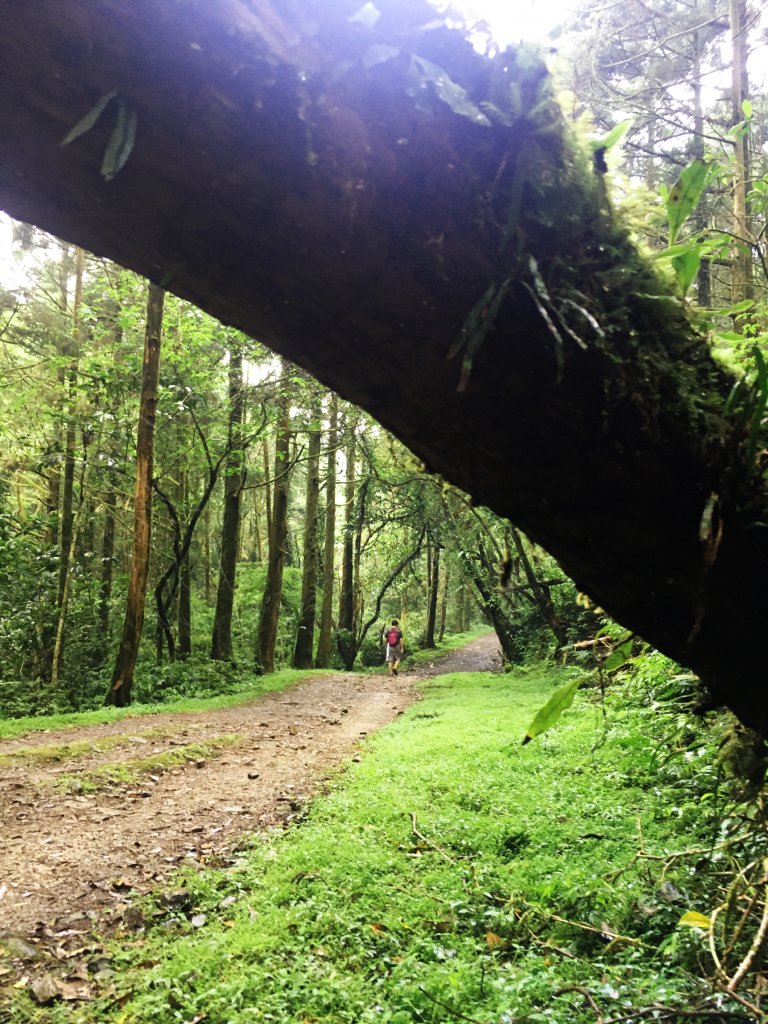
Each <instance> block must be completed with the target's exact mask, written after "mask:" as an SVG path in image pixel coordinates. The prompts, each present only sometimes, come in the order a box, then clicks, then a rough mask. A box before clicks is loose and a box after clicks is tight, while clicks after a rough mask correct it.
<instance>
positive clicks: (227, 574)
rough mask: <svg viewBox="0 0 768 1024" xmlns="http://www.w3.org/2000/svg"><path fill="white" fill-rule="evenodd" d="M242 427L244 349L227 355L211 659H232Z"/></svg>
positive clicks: (240, 488)
mask: <svg viewBox="0 0 768 1024" xmlns="http://www.w3.org/2000/svg"><path fill="white" fill-rule="evenodd" d="M242 429H243V350H242V348H240V347H239V348H237V349H234V348H233V349H232V350H231V351H230V355H229V437H230V444H231V445H232V449H233V450H232V455H231V457H230V459H229V460H228V463H227V471H226V477H225V480H224V518H223V522H222V527H221V561H220V563H219V582H218V587H217V589H216V612H215V614H214V619H213V637H212V639H211V657H212V658H213V660H214V661H231V660H232V610H233V608H234V605H235V575H236V572H237V558H238V552H239V547H240V506H241V496H242V492H243V484H244V483H245V469H244V461H243V451H242Z"/></svg>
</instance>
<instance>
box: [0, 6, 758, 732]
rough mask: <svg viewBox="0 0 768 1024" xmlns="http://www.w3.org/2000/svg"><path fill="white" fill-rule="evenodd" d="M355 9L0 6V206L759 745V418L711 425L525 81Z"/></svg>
mask: <svg viewBox="0 0 768 1024" xmlns="http://www.w3.org/2000/svg"><path fill="white" fill-rule="evenodd" d="M359 9H360V4H359V0H301V3H299V2H298V0H280V2H279V3H278V2H277V0H247V2H246V0H231V2H228V3H225V4H204V3H196V4H190V3H189V2H188V0H133V2H131V3H130V4H125V3H118V2H117V0H80V2H79V3H78V4H77V5H72V4H62V3H59V2H54V0H29V2H25V3H23V4H20V3H18V2H17V0H0V16H2V23H3V33H2V35H1V36H0V68H2V78H1V79H0V87H1V88H2V96H1V97H0V100H1V102H0V134H1V135H2V139H3V148H2V154H0V207H2V208H4V209H6V210H7V211H8V212H10V213H11V214H13V215H14V216H16V217H18V218H19V219H21V220H26V221H31V222H33V223H36V224H38V225H40V226H42V227H45V228H46V229H48V230H50V231H53V232H55V233H56V234H58V235H59V236H61V237H65V238H69V239H71V240H73V241H76V242H77V243H78V244H79V245H82V246H84V247H86V248H88V249H91V250H92V251H94V252H97V253H99V254H108V255H110V256H111V257H112V258H114V259H117V260H118V261H120V262H122V263H124V264H126V265H128V266H130V267H132V268H133V269H135V270H138V271H140V272H143V273H145V274H148V275H151V276H152V277H153V279H154V280H156V281H160V282H162V283H163V284H164V285H165V286H167V287H169V288H172V289H173V290H174V291H175V292H177V293H178V294H180V295H182V296H184V297H186V298H189V299H191V300H192V301H194V302H196V303H197V304H198V305H200V306H202V307H204V308H206V309H207V310H208V311H209V312H211V313H213V314H214V315H215V316H217V317H219V319H221V320H223V321H224V322H226V323H229V324H232V325H234V326H237V327H239V328H241V329H242V330H244V331H245V332H246V333H248V334H251V335H253V336H255V337H258V338H260V339H263V340H264V341H265V342H266V343H268V344H269V345H270V346H272V347H274V348H275V349H276V350H278V351H280V352H281V353H282V354H283V355H285V356H286V357H287V358H289V359H291V360H292V361H293V362H295V363H298V364H299V365H301V366H303V367H304V368H306V369H308V370H309V371H310V372H312V373H314V374H315V375H316V376H317V377H318V378H319V379H320V380H322V381H323V382H324V383H325V384H327V385H328V386H330V387H332V388H334V390H337V391H338V392H339V393H340V394H342V395H343V396H344V397H345V398H347V399H349V400H350V401H353V402H355V403H356V404H357V405H360V406H362V407H363V408H365V409H367V410H369V411H370V412H371V413H372V414H373V415H374V416H375V417H376V418H377V419H378V420H379V421H380V422H382V423H383V424H384V425H385V426H386V427H388V428H389V429H391V430H392V431H393V432H394V433H395V434H396V435H397V436H398V437H400V438H401V439H402V440H403V441H404V442H405V443H406V444H407V445H408V446H409V447H410V448H411V449H412V450H413V451H414V452H415V453H416V454H417V455H418V456H419V457H420V458H421V459H422V460H423V461H424V463H425V464H426V465H427V466H428V467H429V468H430V469H432V470H434V471H436V472H438V473H440V474H442V475H443V476H444V477H445V478H447V479H448V480H450V481H451V482H452V483H454V484H456V485H458V486H459V487H462V488H464V489H465V490H466V491H467V492H468V493H469V494H470V495H471V496H472V497H473V499H474V500H475V501H476V502H477V503H480V504H485V505H487V506H489V507H490V508H492V509H493V510H494V511H496V512H497V513H500V514H501V515H504V516H506V517H508V518H510V519H511V520H512V521H513V522H515V523H516V524H517V525H518V526H519V527H520V528H521V529H523V530H524V531H525V533H526V534H527V535H528V536H529V537H531V538H532V539H533V540H535V541H536V542H537V543H539V544H541V545H542V546H543V547H545V548H547V549H548V550H549V551H550V552H552V553H553V554H554V555H555V556H556V557H557V558H558V559H559V561H560V562H561V564H562V566H563V568H564V569H565V570H566V571H567V572H568V573H569V575H570V576H571V577H572V578H573V579H574V580H575V582H576V584H577V586H578V587H579V589H580V590H581V591H583V592H585V593H587V594H589V595H590V596H591V597H592V598H593V599H594V600H595V601H596V602H597V603H598V604H600V605H601V606H602V607H603V608H605V609H606V610H607V611H608V612H610V613H611V614H612V615H613V616H615V617H616V618H617V619H618V620H619V621H621V622H623V623H624V624H625V625H627V626H628V627H629V628H631V629H632V630H634V631H636V632H638V633H640V634H641V635H643V636H644V637H645V638H646V639H648V640H649V641H651V642H652V643H653V644H655V645H656V646H657V647H658V648H660V649H661V650H663V651H664V652H666V653H667V654H669V655H671V656H672V657H674V658H676V659H677V660H678V661H680V662H682V663H684V664H686V665H689V666H691V667H692V668H693V669H694V670H695V671H697V672H698V673H699V674H700V675H701V676H702V678H703V679H704V680H705V681H706V683H707V684H708V686H709V687H710V689H711V690H712V692H713V694H714V696H715V698H716V699H717V700H720V701H724V702H727V703H728V704H729V705H730V707H731V708H732V709H733V710H734V711H736V713H737V714H738V715H740V716H741V718H742V719H743V721H744V722H745V723H747V724H748V725H750V726H753V727H754V728H757V729H761V730H764V731H768V701H766V699H765V684H764V683H763V682H762V680H763V679H764V671H763V669H764V665H763V661H764V658H763V652H762V649H761V646H760V644H759V643H757V642H736V640H735V638H738V637H748V638H752V637H759V636H760V635H761V631H762V629H763V624H764V623H765V621H766V618H768V590H767V589H766V587H765V585H764V571H763V567H764V565H765V564H766V561H768V530H766V528H765V526H764V524H765V522H766V521H768V485H767V484H766V481H765V479H764V477H763V474H762V472H761V469H760V467H759V466H758V465H756V463H755V459H754V456H753V453H754V450H755V446H754V445H753V444H752V443H751V442H750V441H749V434H750V428H751V425H752V423H753V420H755V417H756V411H755V407H754V403H752V404H750V399H749V397H748V394H747V392H745V393H744V395H745V400H744V401H742V402H741V404H739V403H738V402H736V403H735V404H734V403H731V404H730V405H728V406H726V400H727V398H728V395H729V393H730V392H731V388H732V385H733V381H732V379H731V378H730V377H729V375H728V374H727V373H726V372H725V371H724V370H723V369H722V368H721V367H720V366H718V365H717V364H716V363H715V362H714V360H713V359H712V356H711V354H710V352H709V349H708V346H707V342H706V339H705V338H704V337H702V336H701V335H700V334H699V333H698V332H697V329H696V328H695V327H694V326H692V325H691V324H690V323H689V321H688V317H687V311H686V308H685V305H684V304H683V303H682V302H681V301H680V300H679V299H678V298H677V297H676V296H675V295H674V294H672V293H671V292H670V286H669V285H667V284H666V283H665V282H663V281H661V280H660V279H659V277H658V276H657V273H656V271H655V270H654V268H653V267H652V266H651V265H650V264H649V262H648V261H647V260H646V259H645V258H643V257H642V256H641V255H639V254H638V253H637V252H636V251H635V249H634V247H633V244H632V242H631V240H630V238H629V235H628V232H627V231H626V230H625V229H624V228H623V227H622V225H621V223H620V222H619V219H618V218H617V216H616V214H615V212H614V211H613V209H612V208H611V206H610V205H609V203H608V202H607V200H606V187H605V181H604V180H603V177H602V173H601V171H600V161H597V164H598V166H597V167H596V166H593V163H592V162H591V160H590V159H589V158H588V157H587V156H585V155H584V154H583V153H582V152H580V151H579V150H578V149H577V148H576V147H575V146H574V143H573V141H572V133H571V132H570V130H566V129H565V127H564V123H563V119H562V116H561V114H560V113H559V111H558V109H557V107H556V104H555V100H554V96H553V90H552V88H551V86H550V84H549V80H548V78H547V74H546V71H545V69H544V68H543V67H542V66H539V65H537V64H536V62H535V61H534V60H532V59H531V57H530V54H526V55H525V56H524V59H519V58H518V55H517V54H516V53H515V52H514V51H508V52H505V53H501V54H499V55H498V56H496V57H493V58H489V57H486V56H482V55H480V54H477V53H476V52H475V51H474V50H473V48H472V46H471V44H470V42H469V41H468V40H466V39H464V38H462V37H461V34H460V33H459V32H452V31H450V30H449V29H447V28H445V27H439V26H438V27H435V21H436V19H435V12H434V8H432V7H430V6H429V5H427V4H426V3H422V2H421V0H412V2H411V3H409V4H408V5H404V4H403V3H402V0H377V3H376V5H375V11H376V12H378V14H379V17H378V19H377V20H376V21H375V23H374V24H367V23H365V22H364V21H361V20H360V19H359V18H356V17H355V15H356V14H357V12H358V11H359ZM101 108H103V112H102V113H101V115H100V116H99V117H98V118H96V116H95V112H98V110H99V109H101ZM89 112H94V114H93V117H92V118H91V119H90V121H89V120H88V119H86V120H85V121H84V120H83V119H84V118H86V115H87V114H88V113H89ZM118 112H120V113H121V117H120V118H118V117H117V113H118ZM91 121H92V122H93V126H92V127H90V130H88V131H85V130H82V129H84V128H85V127H87V126H88V124H89V123H91ZM131 125H133V126H135V129H136V131H135V138H133V139H132V138H131V135H130V133H127V134H125V137H121V134H120V132H121V128H124V127H125V126H129V127H130V126H131ZM76 128H79V130H81V133H80V134H77V132H73V129H76ZM115 134H116V135H117V137H116V138H115ZM75 135H76V137H74V136H75ZM67 137H71V138H72V141H70V142H69V143H68V144H67V145H64V146H63V145H61V143H62V141H63V140H64V139H65V138H67ZM111 138H112V142H113V145H111V146H110V139H111ZM116 152H117V153H119V154H120V155H121V156H124V157H126V158H127V159H126V162H125V165H124V166H122V167H120V168H118V167H117V166H116V165H115V162H114V161H113V160H112V155H113V154H114V153H116ZM105 155H106V156H107V160H106V167H105V170H104V173H102V171H101V168H102V167H103V166H104V162H105ZM393 374H394V379H393ZM758 419H759V417H758Z"/></svg>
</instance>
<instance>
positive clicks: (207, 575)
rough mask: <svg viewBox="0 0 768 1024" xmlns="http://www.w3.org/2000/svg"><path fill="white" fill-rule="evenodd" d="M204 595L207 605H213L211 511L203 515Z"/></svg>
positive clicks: (206, 507)
mask: <svg viewBox="0 0 768 1024" xmlns="http://www.w3.org/2000/svg"><path fill="white" fill-rule="evenodd" d="M203 594H204V597H205V603H206V605H210V603H211V509H210V506H209V505H206V506H205V512H204V513H203Z"/></svg>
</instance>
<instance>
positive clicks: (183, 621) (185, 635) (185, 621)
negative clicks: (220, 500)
mask: <svg viewBox="0 0 768 1024" xmlns="http://www.w3.org/2000/svg"><path fill="white" fill-rule="evenodd" d="M179 508H180V509H181V514H182V516H183V518H184V521H185V522H186V521H187V520H188V519H189V474H188V473H187V470H186V469H185V468H183V467H180V468H179ZM177 625H178V628H177V636H178V644H177V647H176V655H177V657H178V658H179V659H180V660H181V661H184V660H186V659H187V658H188V657H189V656H190V654H191V653H192V569H191V565H190V557H189V548H187V550H186V551H185V552H184V554H183V555H182V558H181V565H180V566H179V608H178V624H177Z"/></svg>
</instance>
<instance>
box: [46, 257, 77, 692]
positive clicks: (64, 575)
mask: <svg viewBox="0 0 768 1024" xmlns="http://www.w3.org/2000/svg"><path fill="white" fill-rule="evenodd" d="M84 270H85V253H84V252H83V250H82V249H80V248H77V249H76V250H75V295H74V300H73V303H72V327H71V331H70V332H69V336H68V341H67V345H66V356H67V360H68V365H67V367H66V370H65V383H64V386H65V388H66V392H67V394H66V399H65V402H66V424H67V425H66V429H65V435H64V473H63V481H62V489H61V512H60V516H59V584H58V590H57V594H56V607H57V609H58V613H59V615H58V622H57V625H56V642H55V648H54V654H53V664H52V667H51V681H52V682H55V681H56V680H57V679H58V677H59V673H60V671H61V665H62V660H63V658H64V639H65V626H66V617H67V608H68V604H69V600H68V597H69V582H70V581H69V574H70V565H71V563H72V561H73V558H74V554H75V543H74V539H75V535H74V522H75V505H74V494H75V444H76V437H77V431H76V414H75V402H76V391H77V361H78V356H79V351H80V341H81V338H80V306H81V305H82V301H83V273H84ZM84 497H85V496H84V495H82V494H81V495H80V501H81V503H82V501H83V500H84Z"/></svg>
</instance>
